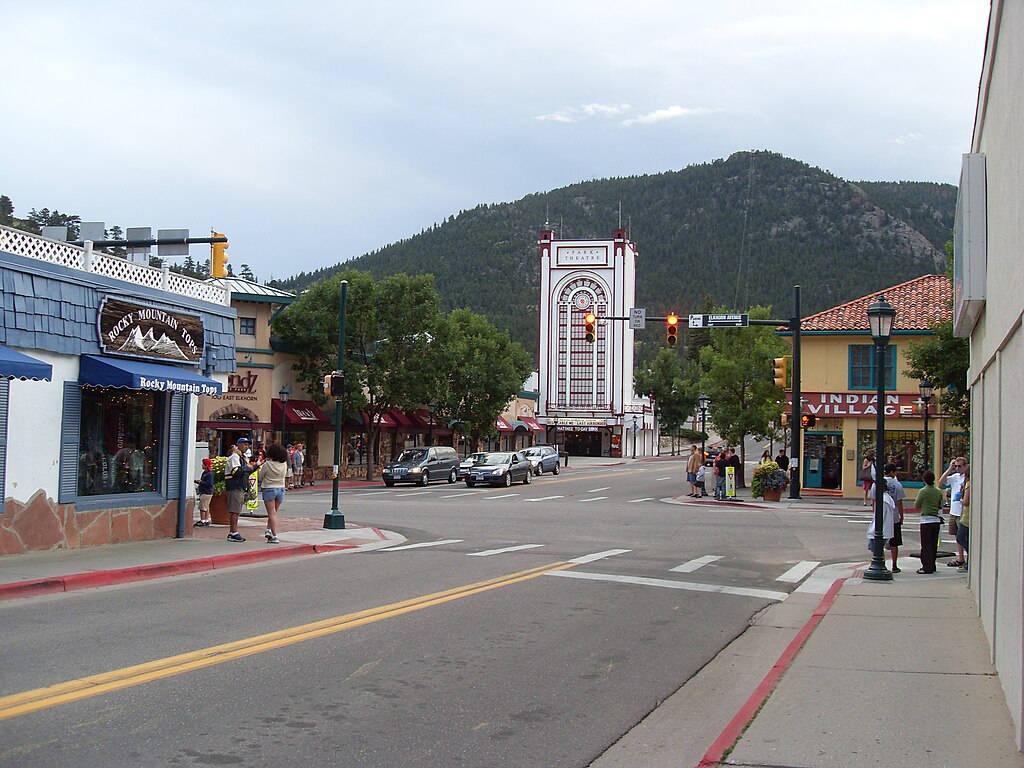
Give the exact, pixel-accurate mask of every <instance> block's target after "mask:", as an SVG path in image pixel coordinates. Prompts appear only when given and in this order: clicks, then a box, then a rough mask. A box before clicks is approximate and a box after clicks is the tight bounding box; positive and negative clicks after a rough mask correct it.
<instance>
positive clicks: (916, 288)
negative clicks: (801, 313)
mask: <svg viewBox="0 0 1024 768" xmlns="http://www.w3.org/2000/svg"><path fill="white" fill-rule="evenodd" d="M879 296H884V297H885V300H886V301H887V302H889V303H890V304H892V306H893V308H894V309H895V310H896V320H895V321H894V323H893V330H894V331H924V330H928V329H929V328H931V327H932V325H934V324H935V323H936V322H940V321H943V320H949V319H950V318H951V317H952V316H953V308H952V306H951V305H950V301H951V300H952V296H953V288H952V286H951V285H950V283H949V278H947V277H946V276H945V275H924V276H923V277H917V278H914V279H913V280H908V281H907V282H905V283H901V284H900V285H894V286H892V287H891V288H886V289H884V290H881V291H875V292H873V293H871V294H868V295H867V296H862V297H861V298H859V299H854V300H853V301H848V302H847V303H846V304H840V305H839V306H838V307H833V308H832V309H826V310H825V311H824V312H819V313H818V314H816V315H810V316H809V317H805V318H802V319H801V321H800V331H801V333H803V332H804V331H864V332H865V333H867V332H869V329H868V307H869V306H870V305H871V304H874V303H875V301H876V300H877V299H878V297H879Z"/></svg>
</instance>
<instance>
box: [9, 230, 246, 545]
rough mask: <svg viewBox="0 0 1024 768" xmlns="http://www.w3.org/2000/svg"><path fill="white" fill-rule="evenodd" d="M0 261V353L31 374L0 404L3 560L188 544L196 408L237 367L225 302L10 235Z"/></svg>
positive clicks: (12, 385)
mask: <svg viewBox="0 0 1024 768" xmlns="http://www.w3.org/2000/svg"><path fill="white" fill-rule="evenodd" d="M0 251H2V252H3V259H2V261H0V279H2V281H3V283H2V284H3V285H4V287H5V289H6V290H5V292H6V293H8V294H10V297H11V299H12V301H10V303H9V305H8V307H9V308H8V309H7V310H6V311H5V312H4V313H3V318H2V324H0V331H2V333H3V338H2V339H0V341H2V342H3V343H5V344H6V345H8V347H13V348H15V349H14V351H16V352H19V353H20V354H21V355H23V356H30V358H34V362H35V365H36V366H37V367H36V368H35V372H34V373H33V369H31V368H30V369H28V370H22V371H20V372H18V371H16V370H15V371H13V373H15V375H16V377H17V379H18V380H14V381H9V382H8V381H7V377H5V380H4V382H3V387H2V389H3V390H4V391H3V393H2V394H0V436H2V439H0V455H2V462H0V463H2V473H0V474H2V476H3V492H4V496H5V499H6V504H5V509H4V514H3V518H2V521H0V554H16V553H21V552H26V551H32V550H47V549H59V548H76V547H82V546H90V545H95V544H108V543H115V542H123V541H142V540H146V539H153V538H161V537H173V536H183V535H186V530H187V531H188V533H190V528H188V529H186V525H185V521H186V519H187V518H188V516H189V515H190V514H191V508H192V504H193V502H194V488H193V485H192V482H191V481H192V468H191V458H192V456H193V454H194V445H195V444H194V440H193V427H194V423H195V412H196V398H197V396H199V395H213V394H217V393H220V392H221V391H222V390H223V380H224V375H226V374H227V373H228V372H229V371H230V369H231V367H233V361H234V335H233V332H232V325H233V312H232V310H231V309H230V308H228V307H227V305H226V301H225V299H226V296H225V294H224V292H223V291H222V290H220V289H215V288H212V287H211V286H209V285H207V284H205V283H203V282H201V281H195V280H190V279H188V278H182V277H180V276H176V277H175V279H174V280H171V279H170V278H169V275H168V273H167V272H166V271H165V270H158V269H153V268H151V267H147V266H143V265H139V264H134V263H131V262H126V261H125V260H124V259H119V258H117V257H113V256H107V255H104V254H95V253H92V252H91V251H89V252H86V251H85V249H82V248H78V247H76V246H71V245H67V244H66V243H58V242H55V241H50V240H45V239H44V238H38V237H35V236H33V235H28V234H25V233H22V232H17V231H15V230H9V229H6V228H2V227H0ZM110 275H117V277H111V276H110ZM153 286H156V287H153ZM11 358H12V356H11V355H5V354H0V372H2V371H4V370H5V369H4V362H3V361H4V360H5V359H6V360H7V362H8V364H11V363H12V360H11ZM24 362H25V361H21V364H24ZM29 362H31V360H30V361H29ZM13 363H14V364H18V363H19V360H18V358H17V356H14V359H13ZM39 365H42V366H43V369H39V368H38V366H39ZM8 370H9V372H12V371H10V369H8ZM26 373H27V374H28V375H27V376H26V375H24V374H26ZM39 374H45V375H39ZM218 375H219V376H220V378H215V377H216V376H218ZM21 379H24V380H21ZM30 379H35V380H34V381H33V380H30ZM40 456H47V457H52V460H47V461H40V460H39V457H40Z"/></svg>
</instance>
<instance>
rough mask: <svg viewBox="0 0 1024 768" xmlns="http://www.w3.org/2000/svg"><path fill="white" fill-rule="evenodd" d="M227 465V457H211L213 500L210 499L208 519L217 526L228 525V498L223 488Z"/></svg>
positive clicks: (229, 520)
mask: <svg viewBox="0 0 1024 768" xmlns="http://www.w3.org/2000/svg"><path fill="white" fill-rule="evenodd" d="M227 465H228V457H227V456H214V457H213V498H212V499H210V518H211V519H212V520H213V522H214V523H216V524H217V525H228V524H229V523H230V522H231V518H230V517H229V516H228V497H227V493H226V492H225V488H224V470H225V469H226V468H227Z"/></svg>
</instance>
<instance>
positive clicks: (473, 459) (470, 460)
mask: <svg viewBox="0 0 1024 768" xmlns="http://www.w3.org/2000/svg"><path fill="white" fill-rule="evenodd" d="M486 455H487V454H486V453H471V454H469V456H467V457H466V458H465V459H463V460H462V463H463V464H479V463H480V459H482V458H483V457H484V456H486Z"/></svg>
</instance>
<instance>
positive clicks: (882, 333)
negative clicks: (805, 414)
mask: <svg viewBox="0 0 1024 768" xmlns="http://www.w3.org/2000/svg"><path fill="white" fill-rule="evenodd" d="M895 318H896V310H895V309H893V308H892V305H891V304H890V303H889V302H887V301H886V300H885V297H883V296H879V297H878V301H876V302H875V303H874V304H872V305H871V306H870V307H868V325H869V327H870V328H871V339H872V341H874V343H875V384H876V395H877V398H876V399H877V403H876V406H875V410H876V417H875V536H874V539H873V540H872V542H871V565H869V566H868V569H867V570H866V571H864V578H865V579H868V580H870V581H891V580H892V572H891V571H889V569H888V568H886V567H885V554H884V551H885V536H884V534H883V531H882V528H883V521H884V505H885V487H886V486H885V472H884V471H883V470H884V467H885V463H884V462H885V353H886V350H887V348H888V346H889V336H891V335H892V325H893V320H895ZM795 428H796V427H795V426H794V429H795Z"/></svg>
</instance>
